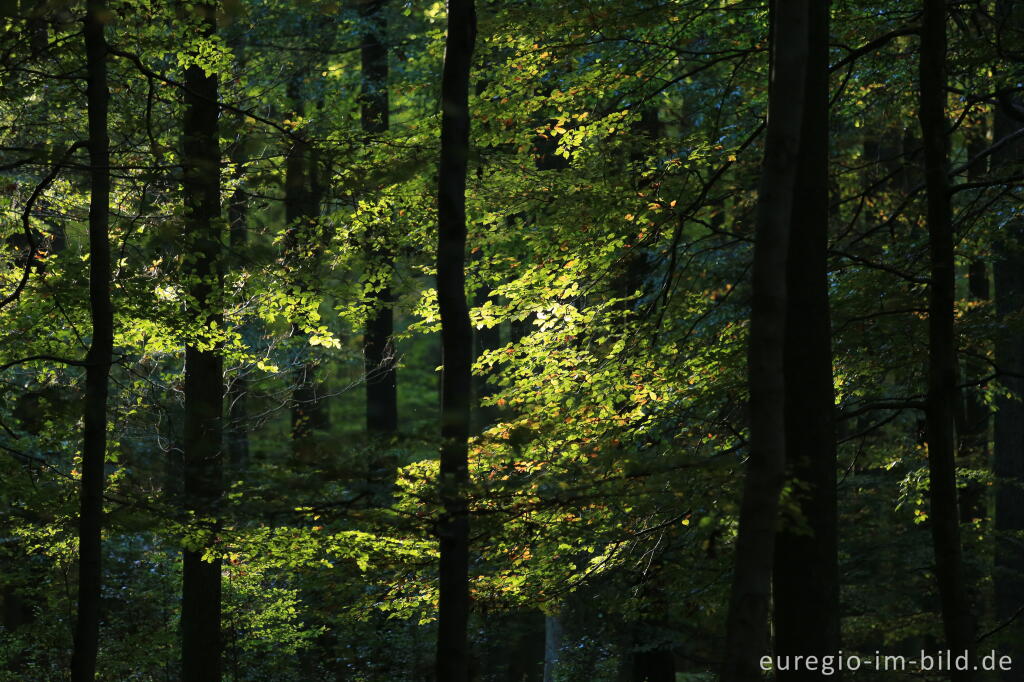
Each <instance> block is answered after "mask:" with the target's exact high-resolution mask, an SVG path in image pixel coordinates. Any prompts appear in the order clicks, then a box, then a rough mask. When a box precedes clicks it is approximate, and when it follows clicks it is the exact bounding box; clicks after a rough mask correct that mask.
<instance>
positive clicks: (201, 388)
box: [181, 2, 224, 682]
mask: <svg viewBox="0 0 1024 682" xmlns="http://www.w3.org/2000/svg"><path fill="white" fill-rule="evenodd" d="M195 10H196V15H197V16H196V21H197V22H198V32H199V35H200V36H202V38H203V39H206V40H209V39H210V38H211V37H212V36H213V35H214V34H215V32H216V28H217V17H216V15H217V5H216V4H215V3H212V2H206V3H201V4H196V5H195ZM193 58H194V59H197V60H198V55H195V56H194V57H193ZM208 68H212V67H211V66H209V65H206V64H203V63H202V62H198V63H192V64H191V65H190V66H189V67H188V69H187V70H186V71H185V84H184V93H185V113H184V122H183V128H182V152H183V153H182V166H183V168H184V176H183V183H182V184H183V187H184V203H185V221H186V230H187V234H186V239H185V244H186V246H187V248H188V250H189V255H190V259H189V260H188V261H187V263H188V264H187V266H186V274H187V278H188V296H189V304H190V305H189V316H190V322H191V323H192V325H193V327H192V329H191V330H190V332H191V334H192V335H193V337H192V338H191V339H190V340H189V342H188V344H187V345H186V347H185V425H184V438H183V443H184V458H185V463H184V465H185V487H184V495H185V501H186V504H187V506H188V509H189V510H190V511H192V512H193V513H194V514H195V528H194V529H193V532H194V533H195V535H194V536H193V537H192V538H190V544H189V546H188V547H187V548H186V549H185V551H184V557H183V566H182V585H181V633H182V645H181V655H182V679H186V680H196V681H197V682H202V681H204V680H220V677H221V647H222V644H221V624H220V615H221V566H220V558H219V556H216V555H215V556H213V557H208V556H206V553H207V551H208V549H209V547H210V546H211V544H212V542H213V534H214V529H215V527H216V521H215V518H216V513H217V507H218V505H219V502H220V499H221V496H222V495H223V466H224V462H223V452H222V440H223V420H222V417H223V408H224V405H223V403H224V372H223V359H222V357H221V354H220V353H219V348H218V346H219V343H218V340H217V334H218V327H219V326H220V325H221V323H222V319H223V318H222V314H221V312H220V307H221V306H222V305H223V299H222V295H223V292H222V278H223V271H222V258H221V233H222V231H223V230H222V228H223V223H222V221H221V220H220V141H219V138H218V125H217V115H218V112H219V106H218V99H217V91H218V87H217V80H218V79H217V75H216V73H215V72H213V71H208V70H207V69H208Z"/></svg>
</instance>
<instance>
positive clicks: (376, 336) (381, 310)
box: [359, 0, 398, 437]
mask: <svg viewBox="0 0 1024 682" xmlns="http://www.w3.org/2000/svg"><path fill="white" fill-rule="evenodd" d="M384 7H385V3H384V1H383V0H368V1H367V2H365V4H363V5H362V6H361V7H360V14H361V16H362V18H363V20H364V21H365V22H366V32H365V33H364V34H363V38H362V47H361V48H360V57H361V62H362V75H363V82H362V92H361V93H360V98H359V104H360V121H361V123H362V128H363V131H364V132H366V133H368V134H369V135H380V134H381V133H384V132H386V131H387V129H388V126H389V122H390V121H389V104H388V48H387V45H386V44H385V39H386V37H387V28H388V27H387V17H386V16H385V14H384ZM381 229H382V230H383V229H386V226H381ZM367 236H368V240H367V241H368V244H367V248H368V249H369V250H370V253H368V256H369V258H368V261H369V262H370V263H371V264H374V263H375V262H376V263H375V264H376V265H378V266H379V267H381V268H382V269H384V270H390V269H391V264H392V260H393V255H392V254H391V253H390V252H389V250H388V248H387V246H386V245H387V243H388V242H389V241H390V240H389V239H388V238H387V235H386V234H373V233H371V234H368V235H367ZM375 237H376V238H377V239H376V240H375V239H374V238H375ZM374 241H377V242H378V244H381V245H384V246H381V247H375V246H374ZM381 251H383V252H381ZM385 279H386V278H385ZM393 304H394V301H393V299H392V296H391V288H390V286H389V285H387V284H384V285H383V288H382V289H381V290H380V291H378V292H376V294H375V295H374V303H373V310H372V312H371V313H370V319H369V320H368V321H367V324H366V332H365V335H364V348H363V355H364V360H365V372H366V430H367V432H368V433H369V434H370V435H372V436H381V437H390V436H393V435H394V434H395V433H396V432H397V431H398V389H397V376H396V372H395V353H394V350H395V349H394V346H393V345H392V341H391V336H392V334H394V327H395V323H394V311H393V309H392V306H393Z"/></svg>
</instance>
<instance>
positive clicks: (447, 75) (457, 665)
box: [436, 0, 476, 682]
mask: <svg viewBox="0 0 1024 682" xmlns="http://www.w3.org/2000/svg"><path fill="white" fill-rule="evenodd" d="M475 42H476V7H475V3H474V0H448V31H447V35H446V38H445V55H444V70H443V73H442V76H441V162H440V168H439V169H438V187H437V209H438V240H437V301H438V307H439V308H440V314H441V349H442V350H441V352H442V360H443V370H442V375H441V468H440V482H439V483H440V491H441V504H442V507H443V512H442V518H441V519H440V522H439V524H438V535H439V537H440V550H441V556H440V561H439V566H438V572H439V576H438V588H439V605H438V627H437V660H436V670H437V679H438V681H439V682H465V681H466V680H467V679H468V677H469V646H468V641H467V625H468V620H469V508H468V503H467V500H466V487H467V485H468V483H469V463H468V455H469V451H468V438H469V430H470V395H471V392H472V374H471V366H472V361H473V357H472V356H473V330H472V328H471V327H470V323H469V306H468V304H467V302H466V272H465V262H466V169H467V164H468V159H469V125H470V119H469V76H470V67H471V65H472V57H473V48H474V44H475Z"/></svg>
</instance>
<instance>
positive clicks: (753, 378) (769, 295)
mask: <svg viewBox="0 0 1024 682" xmlns="http://www.w3.org/2000/svg"><path fill="white" fill-rule="evenodd" d="M809 13H810V5H809V2H808V0H785V1H784V2H774V3H772V5H771V9H770V12H769V16H770V21H771V24H772V28H771V31H772V41H771V54H772V68H771V79H770V86H769V101H768V123H767V130H766V139H765V154H764V164H763V170H762V175H761V184H760V187H759V194H758V213H757V225H756V234H755V247H754V269H753V301H752V309H751V316H750V341H749V351H748V370H747V371H748V381H749V388H750V454H749V458H748V460H747V472H746V479H745V481H744V486H743V493H742V495H743V497H742V502H741V505H740V516H739V536H738V538H737V541H736V558H735V569H734V574H733V583H732V592H731V594H730V600H729V612H728V620H727V623H726V642H725V651H724V660H723V663H722V672H721V679H722V680H723V682H738V681H741V680H742V681H744V682H746V681H748V680H749V681H751V682H754V681H756V680H760V679H761V676H762V672H761V669H760V665H759V662H760V657H761V656H763V655H764V654H765V652H766V650H767V644H768V639H767V634H768V604H769V593H770V588H771V576H772V564H773V560H774V551H775V526H776V521H777V517H778V506H779V493H780V491H781V489H782V483H783V479H784V476H785V459H786V440H785V414H784V408H783V406H784V399H785V391H784V357H783V342H784V333H785V314H786V250H787V247H788V239H789V224H790V220H791V216H792V204H793V189H794V187H795V184H796V176H797V160H798V154H799V149H800V131H801V120H802V118H803V98H804V81H805V72H806V64H807V61H808V54H807V30H808V17H809Z"/></svg>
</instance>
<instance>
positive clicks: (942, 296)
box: [918, 0, 974, 680]
mask: <svg viewBox="0 0 1024 682" xmlns="http://www.w3.org/2000/svg"><path fill="white" fill-rule="evenodd" d="M945 60H946V2H945V0H924V15H923V18H922V25H921V49H920V64H919V69H920V70H919V77H920V88H921V99H920V107H919V111H918V116H919V118H920V120H921V134H922V138H923V140H924V159H925V188H926V192H927V202H928V209H927V220H928V244H929V254H930V262H931V284H930V286H929V290H928V291H929V296H928V396H927V399H926V406H925V419H926V434H927V441H928V472H929V495H930V502H931V513H930V517H931V518H930V523H931V528H932V541H933V543H934V547H935V576H936V578H937V581H938V588H939V598H940V601H941V604H942V620H943V625H944V627H945V634H946V645H947V647H948V648H949V649H951V650H952V651H953V652H954V653H955V655H959V654H962V653H963V652H964V651H970V652H972V653H973V649H974V641H973V640H974V637H973V626H972V623H971V615H970V609H969V607H968V601H967V590H966V586H965V581H964V569H963V558H962V556H961V549H960V525H959V522H960V516H959V513H958V511H957V490H956V464H955V461H954V455H955V434H954V418H955V415H956V404H957V398H958V390H957V365H956V336H955V331H954V328H953V301H954V297H955V275H956V271H955V269H954V261H953V218H952V215H953V214H952V204H951V195H950V192H949V178H948V172H949V160H948V147H949V139H948V122H947V120H946V71H945ZM971 676H972V675H971V673H970V671H963V672H953V673H952V677H953V679H957V680H967V679H970V678H971Z"/></svg>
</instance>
